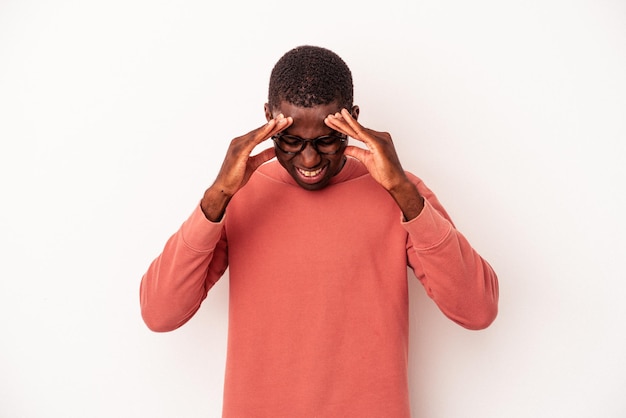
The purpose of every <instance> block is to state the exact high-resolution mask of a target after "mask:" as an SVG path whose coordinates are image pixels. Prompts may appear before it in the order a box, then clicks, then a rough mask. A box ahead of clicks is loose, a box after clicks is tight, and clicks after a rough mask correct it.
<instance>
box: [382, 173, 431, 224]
mask: <svg viewBox="0 0 626 418" xmlns="http://www.w3.org/2000/svg"><path fill="white" fill-rule="evenodd" d="M388 191H389V194H390V195H391V197H393V199H394V200H395V201H396V203H397V204H398V206H399V207H400V210H401V211H402V214H403V215H404V220H405V221H410V220H411V219H414V218H416V217H417V216H418V215H419V214H420V213H421V212H422V209H423V208H424V198H423V197H422V195H421V194H420V192H419V190H418V189H417V186H415V184H413V183H412V182H411V181H410V180H409V179H408V178H406V179H405V180H403V181H402V182H400V183H399V184H398V185H397V186H394V187H392V188H391V189H390V190H388Z"/></svg>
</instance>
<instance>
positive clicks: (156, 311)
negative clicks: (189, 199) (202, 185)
mask: <svg viewBox="0 0 626 418" xmlns="http://www.w3.org/2000/svg"><path fill="white" fill-rule="evenodd" d="M291 123H293V121H292V119H291V118H284V117H283V116H282V115H279V116H278V117H277V118H275V119H271V120H269V121H268V123H266V124H265V125H263V126H261V127H260V128H257V129H255V130H253V131H251V132H249V133H247V134H246V135H243V136H241V137H238V138H235V139H233V140H232V141H231V144H230V146H229V148H228V151H227V153H226V157H225V158H224V162H223V163H222V167H221V169H220V172H219V174H218V175H217V178H216V180H215V181H214V183H213V184H212V185H211V187H209V188H208V189H207V190H206V191H205V193H204V196H203V198H202V200H201V202H200V205H199V206H198V207H196V209H195V210H194V212H193V213H192V214H191V216H190V217H189V219H187V220H186V221H185V222H184V223H183V225H182V226H181V228H180V229H179V230H178V231H177V232H176V233H175V234H174V235H172V236H171V237H170V239H169V240H168V241H167V243H166V244H165V247H164V249H163V251H162V253H161V254H160V255H159V256H158V257H157V258H156V259H155V260H154V261H153V262H152V263H151V265H150V267H149V268H148V271H147V272H146V273H145V275H144V276H143V278H142V280H141V286H140V304H141V314H142V317H143V320H144V322H145V323H146V325H147V326H148V328H150V329H151V330H153V331H161V332H162V331H171V330H174V329H176V328H178V327H180V326H181V325H183V324H184V323H185V322H187V321H188V320H189V319H190V318H191V317H192V316H193V315H194V314H195V313H196V311H197V310H198V309H199V308H200V304H201V303H202V301H203V300H204V298H205V297H206V295H207V292H208V291H209V289H210V288H211V287H212V286H213V285H214V284H215V282H216V281H217V280H218V279H219V278H220V277H221V276H222V274H223V273H224V271H225V270H226V267H227V265H228V255H227V245H226V237H225V235H224V231H223V223H222V218H223V217H224V213H225V211H226V207H227V205H228V202H229V201H230V199H231V198H232V197H233V196H234V195H235V193H237V192H238V191H239V190H240V189H241V188H242V187H243V186H244V185H245V184H246V183H247V182H248V180H249V179H250V176H251V175H252V173H254V171H255V170H256V169H257V168H258V167H259V166H260V165H261V164H263V163H264V162H266V161H268V160H270V159H272V158H273V157H274V156H275V153H274V148H268V149H266V150H264V151H262V152H260V153H259V154H257V155H254V156H252V155H251V153H252V151H253V149H254V148H255V147H256V146H257V145H259V144H260V143H261V142H263V141H265V140H267V139H268V138H270V137H271V136H272V135H274V134H276V133H277V132H280V131H281V130H283V129H286V128H287V127H288V126H289V125H291Z"/></svg>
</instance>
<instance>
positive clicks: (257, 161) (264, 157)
mask: <svg viewBox="0 0 626 418" xmlns="http://www.w3.org/2000/svg"><path fill="white" fill-rule="evenodd" d="M274 157H276V150H275V149H274V147H272V148H267V149H265V150H263V151H261V152H260V153H258V154H257V155H254V156H252V157H250V159H249V160H248V161H249V162H250V165H251V166H252V168H253V169H254V170H256V169H257V168H259V167H260V166H261V164H263V163H266V162H268V161H269V160H271V159H272V158H274Z"/></svg>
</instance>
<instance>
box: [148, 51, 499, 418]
mask: <svg viewBox="0 0 626 418" xmlns="http://www.w3.org/2000/svg"><path fill="white" fill-rule="evenodd" d="M358 116H359V108H358V106H355V105H354V104H353V84H352V75H351V72H350V70H349V69H348V67H347V66H346V64H345V63H344V62H343V60H342V59H341V58H340V57H339V56H337V55H336V54H335V53H333V52H331V51H329V50H327V49H325V48H319V47H313V46H301V47H297V48H294V49H293V50H291V51H289V52H287V53H286V54H285V55H284V56H283V57H281V58H280V60H279V61H278V62H277V63H276V65H275V67H274V69H273V70H272V73H271V77H270V84H269V100H268V103H267V104H266V105H265V117H266V119H267V123H266V124H265V125H263V126H261V127H259V128H257V129H255V130H253V131H251V132H249V133H248V134H246V135H243V136H241V137H239V138H236V139H234V140H233V141H232V142H231V144H230V147H229V149H228V151H227V154H226V157H225V159H224V162H223V164H222V167H221V169H220V171H219V174H218V175H217V178H216V179H215V182H214V183H213V184H212V185H211V186H210V187H209V188H208V189H207V190H206V191H205V193H204V196H203V197H202V199H201V201H200V204H199V205H198V207H197V208H196V209H195V210H194V212H193V213H192V215H191V216H190V217H189V219H187V221H186V222H184V223H183V225H182V226H181V228H180V230H179V231H178V232H176V233H175V234H174V235H173V236H172V237H171V238H170V239H169V240H168V242H167V244H166V245H165V248H164V250H163V252H162V254H161V255H160V256H159V257H158V258H157V259H156V260H154V262H153V263H152V264H151V266H150V267H149V269H148V271H147V273H146V274H145V276H144V277H143V279H142V283H141V307H142V315H143V318H144V321H145V322H146V324H147V325H148V327H149V328H150V329H152V330H154V331H170V330H174V329H176V328H178V327H180V326H181V325H183V324H184V323H185V322H186V321H188V320H189V319H190V318H191V317H192V316H193V315H194V313H195V312H196V311H197V310H198V308H199V307H200V304H201V303H202V301H203V299H204V298H205V297H206V294H207V292H208V290H209V289H210V288H211V287H212V286H213V285H214V284H215V282H216V281H217V280H218V279H219V278H220V277H221V276H222V274H223V273H224V272H225V271H226V268H227V267H228V268H229V286H230V288H229V289H230V291H229V295H230V300H229V334H228V355H227V364H226V378H225V386H224V405H223V416H225V417H252V416H254V417H273V418H275V417H408V416H410V412H409V396H408V387H407V386H408V385H407V381H408V377H407V359H408V294H407V293H408V284H407V265H408V266H410V267H411V268H412V269H413V270H414V272H415V274H416V276H417V278H418V279H419V280H420V281H421V283H422V284H423V285H424V287H425V289H426V292H427V293H428V295H429V296H430V297H431V298H432V299H433V300H434V301H435V302H436V303H437V305H438V306H439V308H440V309H441V311H442V312H443V313H444V314H445V315H446V316H448V317H449V318H450V319H451V320H453V321H455V322H457V323H458V324H460V325H462V326H464V327H466V328H469V329H481V328H484V327H487V326H488V325H489V324H490V323H491V322H492V321H493V320H494V318H495V316H496V312H497V303H498V283H497V278H496V275H495V273H494V272H493V270H492V269H491V267H490V266H489V265H488V264H487V262H485V261H484V260H483V259H482V258H481V257H480V256H479V255H478V254H477V253H476V251H474V250H473V249H472V247H471V246H470V244H469V243H468V242H467V240H466V239H465V238H464V237H463V236H462V235H461V234H460V233H459V232H458V231H457V230H456V229H455V227H454V225H453V224H452V222H451V220H450V218H449V217H448V215H447V213H446V212H445V210H444V209H443V207H442V206H441V204H440V203H439V201H438V200H437V198H436V197H435V196H434V194H433V193H432V192H431V191H430V190H429V189H428V188H427V187H426V186H425V185H424V183H423V182H422V181H421V180H420V179H418V178H417V177H415V176H414V175H413V174H411V173H409V172H405V171H404V170H403V168H402V166H401V164H400V161H399V159H398V156H397V154H396V151H395V149H394V146H393V143H392V140H391V136H390V135H389V134H388V133H384V132H378V131H375V130H372V129H369V128H366V127H363V126H361V125H360V124H359V123H358V122H357V119H358ZM348 137H351V138H353V139H354V140H356V141H360V142H361V143H363V144H364V145H365V147H355V146H351V145H348ZM270 138H271V139H272V140H273V142H274V146H273V147H271V148H268V149H265V150H264V151H262V152H260V153H258V154H256V155H254V156H253V155H251V153H252V152H253V149H254V148H255V147H256V146H257V145H259V144H261V143H262V142H263V141H266V140H268V139H270ZM274 157H275V158H276V160H277V161H273V162H269V161H270V160H272V159H273V158H274Z"/></svg>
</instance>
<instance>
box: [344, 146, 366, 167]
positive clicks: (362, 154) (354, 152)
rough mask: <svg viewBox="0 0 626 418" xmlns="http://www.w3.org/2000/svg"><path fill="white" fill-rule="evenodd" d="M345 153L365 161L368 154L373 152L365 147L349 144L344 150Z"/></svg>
mask: <svg viewBox="0 0 626 418" xmlns="http://www.w3.org/2000/svg"><path fill="white" fill-rule="evenodd" d="M343 154H344V155H349V156H351V157H354V158H356V159H357V160H359V161H361V162H362V163H363V162H365V160H366V158H367V157H368V155H369V154H371V151H369V150H366V149H364V148H360V147H355V146H354V145H348V146H347V147H346V149H345V150H344V151H343Z"/></svg>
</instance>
